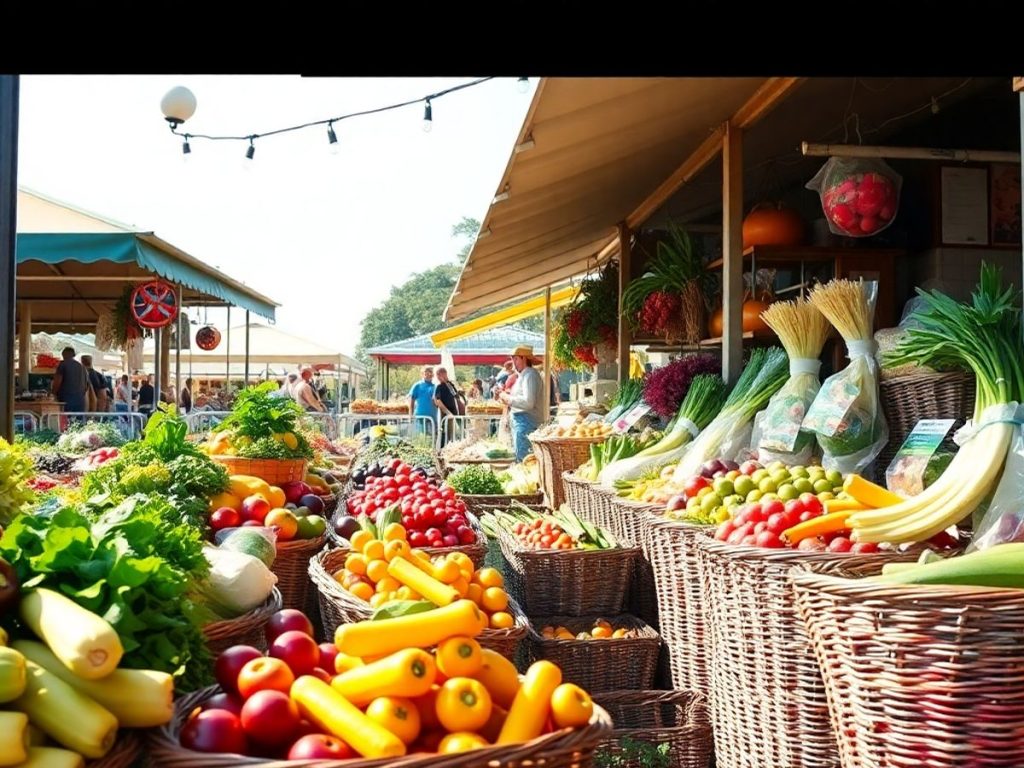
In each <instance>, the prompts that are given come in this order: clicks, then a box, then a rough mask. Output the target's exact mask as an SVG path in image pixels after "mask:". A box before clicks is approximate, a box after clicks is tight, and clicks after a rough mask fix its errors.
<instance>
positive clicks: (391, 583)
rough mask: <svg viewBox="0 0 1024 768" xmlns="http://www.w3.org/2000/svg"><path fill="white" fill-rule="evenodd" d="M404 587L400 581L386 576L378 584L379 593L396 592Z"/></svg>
mask: <svg viewBox="0 0 1024 768" xmlns="http://www.w3.org/2000/svg"><path fill="white" fill-rule="evenodd" d="M401 586H402V584H401V582H399V581H398V579H396V578H395V577H394V576H385V577H384V578H383V579H381V580H380V581H378V582H377V591H378V592H395V591H396V590H398V589H400V588H401Z"/></svg>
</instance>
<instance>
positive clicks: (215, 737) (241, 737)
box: [178, 709, 248, 754]
mask: <svg viewBox="0 0 1024 768" xmlns="http://www.w3.org/2000/svg"><path fill="white" fill-rule="evenodd" d="M178 740H179V741H180V742H181V746H183V747H184V748H185V749H191V750H194V751H196V752H231V753H235V754H244V753H245V752H246V750H247V749H248V744H247V743H246V739H245V732H244V731H243V730H242V723H241V721H240V720H239V719H238V718H237V717H236V716H235V715H233V714H231V713H230V712H227V711H225V710H223V709H204V710H197V711H196V712H194V713H193V714H192V715H190V716H189V718H188V721H187V722H186V723H185V725H184V727H183V728H182V729H181V735H180V736H179V737H178Z"/></svg>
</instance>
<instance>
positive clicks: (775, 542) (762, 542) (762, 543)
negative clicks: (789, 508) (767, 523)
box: [755, 531, 783, 549]
mask: <svg viewBox="0 0 1024 768" xmlns="http://www.w3.org/2000/svg"><path fill="white" fill-rule="evenodd" d="M755 542H756V545H757V546H759V547H765V548H767V549H782V546H783V544H782V539H780V538H779V537H778V535H777V534H775V533H772V532H771V531H761V533H759V534H757V538H756V540H755Z"/></svg>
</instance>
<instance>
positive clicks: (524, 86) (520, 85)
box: [516, 77, 530, 93]
mask: <svg viewBox="0 0 1024 768" xmlns="http://www.w3.org/2000/svg"><path fill="white" fill-rule="evenodd" d="M516 89H518V91H519V92H520V93H526V92H527V91H528V90H530V78H528V77H520V78H519V79H518V80H517V81H516Z"/></svg>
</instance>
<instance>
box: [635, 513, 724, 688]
mask: <svg viewBox="0 0 1024 768" xmlns="http://www.w3.org/2000/svg"><path fill="white" fill-rule="evenodd" d="M711 530H713V528H712V527H711V526H704V525H691V524H689V523H681V522H675V521H673V520H666V519H664V518H661V519H657V518H654V517H653V516H649V517H648V518H647V520H646V526H645V531H644V533H645V536H644V538H645V539H646V550H647V555H648V557H649V558H650V562H651V569H652V571H653V573H654V576H653V581H654V586H655V597H656V598H657V605H658V631H659V632H660V633H661V638H662V640H664V641H665V650H666V653H667V654H668V662H669V669H670V670H671V672H670V674H671V677H672V687H673V688H677V689H679V690H685V689H687V688H694V689H696V690H698V691H707V690H708V688H709V683H710V670H709V668H708V667H709V663H710V662H709V659H710V656H711V637H710V633H711V628H710V627H708V626H707V623H708V618H707V610H706V603H705V598H704V575H703V573H702V572H701V560H700V552H699V550H698V547H697V540H698V539H699V538H700V537H701V536H702V535H703V534H704V533H705V532H708V531H711Z"/></svg>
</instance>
